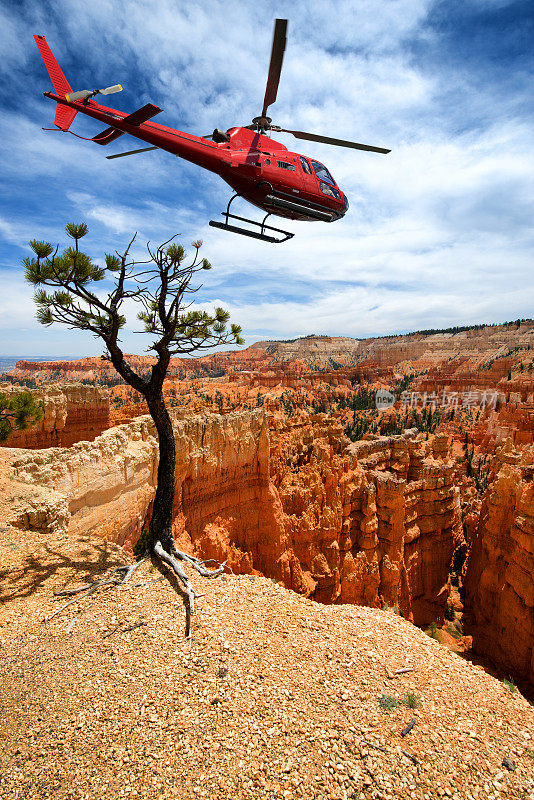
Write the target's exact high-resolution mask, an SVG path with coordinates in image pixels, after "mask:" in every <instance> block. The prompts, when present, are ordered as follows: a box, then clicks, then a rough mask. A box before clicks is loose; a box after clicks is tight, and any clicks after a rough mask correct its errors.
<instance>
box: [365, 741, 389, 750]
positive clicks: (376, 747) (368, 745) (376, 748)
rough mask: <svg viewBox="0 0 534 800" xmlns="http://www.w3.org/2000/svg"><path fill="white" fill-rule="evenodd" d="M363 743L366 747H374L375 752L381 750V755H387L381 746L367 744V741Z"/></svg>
mask: <svg viewBox="0 0 534 800" xmlns="http://www.w3.org/2000/svg"><path fill="white" fill-rule="evenodd" d="M361 742H362V744H364V745H365V746H366V747H373V748H374V749H375V750H380V752H381V753H387V750H386V749H385V748H384V747H380V745H379V744H373V743H372V742H367V741H366V740H365V739H361Z"/></svg>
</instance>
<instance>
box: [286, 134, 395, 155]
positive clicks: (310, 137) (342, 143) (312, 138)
mask: <svg viewBox="0 0 534 800" xmlns="http://www.w3.org/2000/svg"><path fill="white" fill-rule="evenodd" d="M280 130H281V131H283V132H284V133H292V134H293V136H295V137H296V138H297V139H306V140H307V141H308V142H322V143H323V144H333V145H336V146H337V147H352V148H353V149H354V150H370V151H371V152H372V153H391V150H386V148H385V147H373V145H371V144H359V143H358V142H347V141H346V140H345V139H332V138H330V136H319V135H318V134H316V133H305V131H290V130H288V129H287V128H280Z"/></svg>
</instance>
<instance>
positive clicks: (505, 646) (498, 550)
mask: <svg viewBox="0 0 534 800" xmlns="http://www.w3.org/2000/svg"><path fill="white" fill-rule="evenodd" d="M533 475H534V450H533V449H532V448H530V449H525V450H524V451H523V453H521V452H518V451H514V450H513V449H512V446H511V443H510V442H508V443H507V444H506V445H504V446H503V447H500V448H498V449H497V454H496V456H495V459H494V463H493V473H492V476H491V477H492V480H491V483H490V485H489V486H488V489H487V491H486V493H485V495H484V498H483V501H482V509H481V513H480V521H479V524H478V528H477V530H476V532H475V533H474V536H473V538H472V542H471V548H470V552H469V558H468V563H467V569H466V573H465V580H464V585H465V609H466V613H467V619H468V621H469V622H470V624H471V627H472V631H473V647H474V648H475V650H477V651H478V652H480V653H482V654H484V655H487V656H489V657H490V658H491V659H492V660H493V661H495V662H496V663H497V664H499V665H501V666H504V667H505V668H506V669H509V670H510V671H511V672H512V673H513V674H515V675H516V676H518V677H520V678H523V679H526V680H528V681H530V683H534V485H533Z"/></svg>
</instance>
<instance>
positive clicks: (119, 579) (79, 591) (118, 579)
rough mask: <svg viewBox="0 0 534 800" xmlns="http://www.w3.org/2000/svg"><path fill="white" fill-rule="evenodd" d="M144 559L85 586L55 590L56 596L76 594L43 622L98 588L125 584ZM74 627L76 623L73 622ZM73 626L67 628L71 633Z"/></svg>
mask: <svg viewBox="0 0 534 800" xmlns="http://www.w3.org/2000/svg"><path fill="white" fill-rule="evenodd" d="M143 560H144V559H141V560H140V561H137V562H136V563H135V564H125V565H124V566H121V567H117V568H116V569H114V570H113V572H112V573H111V578H108V579H107V580H102V581H97V580H94V581H91V582H90V583H86V584H84V586H78V588H76V589H64V590H63V591H61V592H54V595H55V596H56V597H72V595H76V596H75V597H73V598H72V600H69V601H68V602H67V603H65V604H64V605H62V606H61V608H56V610H55V611H54V612H53V614H49V615H48V616H47V617H45V618H44V619H43V622H50V620H51V619H54V617H57V616H58V614H61V612H62V611H64V610H65V609H66V608H68V607H69V606H71V605H72V604H73V603H77V602H79V601H80V600H81V599H82V598H84V597H89V595H91V594H93V593H94V592H96V590H97V589H109V588H110V587H111V586H124V584H125V583H127V582H128V581H129V580H130V578H131V577H132V575H133V574H134V572H135V570H136V569H137V567H139V566H140V564H141V563H142V562H143ZM69 627H70V626H69ZM73 627H74V623H73ZM71 631H72V628H70V630H67V633H71Z"/></svg>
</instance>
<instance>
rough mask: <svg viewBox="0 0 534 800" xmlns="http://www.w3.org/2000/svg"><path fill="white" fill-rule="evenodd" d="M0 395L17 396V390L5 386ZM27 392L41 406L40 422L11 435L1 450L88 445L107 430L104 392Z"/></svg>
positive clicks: (64, 387)
mask: <svg viewBox="0 0 534 800" xmlns="http://www.w3.org/2000/svg"><path fill="white" fill-rule="evenodd" d="M2 391H3V392H5V391H8V392H18V391H21V387H15V386H11V385H5V386H3V387H2ZM31 391H32V394H33V395H35V397H36V399H37V400H40V401H41V402H42V403H43V411H44V413H43V418H42V419H41V421H40V422H38V423H36V424H35V425H31V426H30V427H28V428H26V430H22V431H17V430H15V431H13V432H12V433H11V435H10V436H9V439H8V440H7V442H3V446H4V447H23V448H28V449H31V450H34V449H41V448H44V447H70V445H71V444H74V443H75V442H80V441H91V440H92V439H95V438H96V437H97V436H99V435H100V434H101V433H102V432H103V431H105V430H106V429H107V428H109V425H110V409H109V392H108V390H107V389H103V388H99V387H95V386H83V385H81V384H76V383H73V384H68V383H67V384H61V385H58V386H46V387H43V388H42V389H33V390H31Z"/></svg>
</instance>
